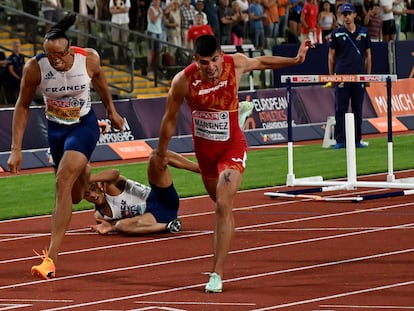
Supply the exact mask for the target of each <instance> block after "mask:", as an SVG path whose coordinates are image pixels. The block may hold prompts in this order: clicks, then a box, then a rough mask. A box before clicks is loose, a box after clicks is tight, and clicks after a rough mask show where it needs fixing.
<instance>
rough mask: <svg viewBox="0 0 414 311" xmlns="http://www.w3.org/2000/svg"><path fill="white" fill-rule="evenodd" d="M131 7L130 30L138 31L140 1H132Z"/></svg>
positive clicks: (129, 13) (129, 12)
mask: <svg viewBox="0 0 414 311" xmlns="http://www.w3.org/2000/svg"><path fill="white" fill-rule="evenodd" d="M130 1H131V7H130V8H129V11H128V15H129V25H128V28H129V29H130V30H138V29H137V25H138V13H139V2H140V1H139V0H130Z"/></svg>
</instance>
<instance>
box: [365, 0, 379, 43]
mask: <svg viewBox="0 0 414 311" xmlns="http://www.w3.org/2000/svg"><path fill="white" fill-rule="evenodd" d="M364 22H365V26H366V27H367V30H368V34H369V36H370V37H371V41H374V42H375V41H381V27H382V19H381V16H380V6H379V4H378V3H373V4H372V8H371V9H369V10H368V13H367V15H365V19H364Z"/></svg>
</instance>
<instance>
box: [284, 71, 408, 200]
mask: <svg viewBox="0 0 414 311" xmlns="http://www.w3.org/2000/svg"><path fill="white" fill-rule="evenodd" d="M281 81H282V83H286V88H287V102H288V174H287V177H286V185H287V186H319V187H321V188H315V189H314V190H315V191H314V192H322V191H333V190H352V189H355V188H357V187H368V188H398V189H414V183H405V182H395V178H394V173H393V152H392V118H391V82H395V81H397V76H396V75H376V74H375V75H374V74H370V75H366V74H365V75H363V74H360V75H282V76H281ZM328 82H334V83H343V82H369V83H372V82H374V83H375V82H387V103H388V176H387V181H385V182H381V181H368V182H364V181H358V180H357V172H356V151H355V128H354V115H353V113H347V114H346V115H345V135H346V157H347V178H346V181H335V180H331V181H329V180H328V181H324V180H323V177H322V176H313V177H305V178H299V179H297V178H295V174H294V170H293V135H292V102H291V99H292V96H291V84H299V83H328ZM308 190H312V189H308ZM292 192H295V191H292ZM292 192H291V193H292ZM309 192H311V191H307V193H309ZM295 194H299V192H295ZM409 194H411V192H410V193H409Z"/></svg>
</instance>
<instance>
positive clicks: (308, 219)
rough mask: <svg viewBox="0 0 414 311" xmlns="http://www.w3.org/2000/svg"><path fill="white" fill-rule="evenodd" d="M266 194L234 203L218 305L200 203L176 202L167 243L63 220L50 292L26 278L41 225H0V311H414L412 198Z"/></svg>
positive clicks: (83, 217)
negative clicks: (177, 225)
mask: <svg viewBox="0 0 414 311" xmlns="http://www.w3.org/2000/svg"><path fill="white" fill-rule="evenodd" d="M412 174H413V172H411V175H412ZM375 178H376V179H377V180H381V181H384V177H383V176H380V177H378V176H376V177H375ZM273 190H275V189H274V188H272V189H259V190H254V191H245V192H240V193H239V194H238V197H237V200H236V206H235V210H234V211H235V218H236V226H237V230H236V234H235V239H234V241H233V244H232V251H231V253H230V254H229V256H228V260H227V263H226V274H225V275H224V281H225V283H224V291H223V293H221V294H206V293H204V285H205V283H206V282H207V280H208V276H207V275H205V274H204V273H206V272H208V271H209V270H210V269H211V266H212V228H213V226H214V219H215V217H214V206H213V204H212V203H211V202H210V200H209V199H208V198H207V197H198V198H191V199H183V200H182V204H181V208H180V215H181V216H180V217H181V219H182V222H183V231H182V232H180V233H178V234H175V235H172V234H160V235H153V236H146V237H124V236H121V235H117V234H112V235H109V236H99V235H97V234H95V233H92V232H90V231H89V230H88V229H87V227H88V225H89V224H91V223H92V222H93V217H92V213H91V212H90V211H89V212H81V213H74V215H73V218H72V222H71V227H70V231H69V232H68V234H67V237H66V239H65V242H64V246H63V249H62V250H61V254H60V257H59V263H58V269H57V277H56V278H55V279H52V280H50V281H43V280H37V279H35V278H33V277H32V276H31V275H30V267H31V266H32V265H35V264H38V263H39V262H40V260H39V259H38V258H37V257H36V256H35V255H34V254H33V251H32V249H36V250H38V251H40V250H41V249H42V248H45V247H46V246H48V244H49V230H50V227H49V224H50V217H37V218H31V219H24V220H15V221H3V222H0V243H1V250H2V251H1V253H0V256H1V258H0V267H1V268H0V297H1V299H0V310H14V309H16V310H175V311H178V310H238V311H239V310H326V311H327V310H341V311H342V310H353V311H354V310H376V311H377V310H407V309H414V295H413V292H414V261H413V255H414V239H413V230H414V202H412V201H413V200H412V198H413V197H412V196H400V197H395V198H391V199H379V200H370V201H363V202H360V203H349V202H321V201H311V200H308V199H297V198H296V199H270V198H269V197H267V196H264V192H266V191H273ZM357 191H358V194H367V193H370V192H371V191H372V190H371V189H366V188H363V189H358V190H357ZM376 191H377V192H378V189H377V190H376ZM323 195H329V196H337V195H345V196H349V195H350V193H349V192H341V193H338V192H332V193H330V192H329V193H323ZM352 195H355V193H353V194H352Z"/></svg>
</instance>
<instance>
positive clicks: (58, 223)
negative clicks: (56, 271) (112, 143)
mask: <svg viewBox="0 0 414 311" xmlns="http://www.w3.org/2000/svg"><path fill="white" fill-rule="evenodd" d="M87 163H88V159H87V158H86V156H85V155H84V154H82V153H81V152H78V151H73V150H69V151H66V152H65V153H64V155H63V157H62V159H61V161H60V163H59V166H58V168H57V171H56V183H55V187H56V206H55V210H54V212H53V215H52V229H51V240H50V246H49V256H50V258H52V259H53V261H54V262H55V264H56V262H57V257H58V252H59V248H60V246H61V244H62V242H63V238H64V236H65V232H66V230H67V228H68V226H69V223H70V220H71V217H72V189H73V186H74V184H75V182H76V180H77V179H78V178H79V176H80V175H81V174H82V173H83V172H84V170H85V167H86V165H87Z"/></svg>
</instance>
